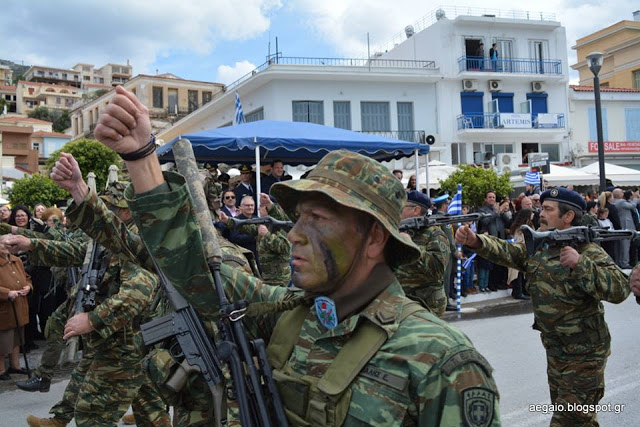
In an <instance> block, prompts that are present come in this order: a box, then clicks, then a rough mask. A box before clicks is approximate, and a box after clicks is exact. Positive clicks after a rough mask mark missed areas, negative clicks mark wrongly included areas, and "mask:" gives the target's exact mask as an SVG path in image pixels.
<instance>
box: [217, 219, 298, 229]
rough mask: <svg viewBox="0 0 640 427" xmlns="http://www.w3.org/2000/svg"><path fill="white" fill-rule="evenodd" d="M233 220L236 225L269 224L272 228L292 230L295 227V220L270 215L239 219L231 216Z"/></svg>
mask: <svg viewBox="0 0 640 427" xmlns="http://www.w3.org/2000/svg"><path fill="white" fill-rule="evenodd" d="M229 219H230V220H231V221H233V226H234V227H236V228H237V227H241V226H243V225H266V226H269V228H270V229H271V230H278V229H284V230H290V229H291V228H292V227H293V222H291V221H280V220H277V219H275V218H272V217H270V216H262V217H260V218H249V219H237V218H229Z"/></svg>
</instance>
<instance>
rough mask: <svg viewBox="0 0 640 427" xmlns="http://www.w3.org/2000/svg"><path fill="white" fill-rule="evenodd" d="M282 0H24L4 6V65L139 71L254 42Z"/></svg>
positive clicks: (0, 35)
mask: <svg viewBox="0 0 640 427" xmlns="http://www.w3.org/2000/svg"><path fill="white" fill-rule="evenodd" d="M280 7H281V4H280V1H279V0H242V1H236V0H215V1H211V0H180V1H179V2H175V1H174V0H153V1H150V0H137V1H130V0H111V1H109V2H87V1H85V0H59V1H57V2H48V1H45V2H42V1H36V0H24V1H21V2H9V3H7V4H4V5H3V10H2V14H0V40H2V50H3V54H2V57H3V59H11V60H14V61H24V63H25V64H40V65H50V66H58V67H64V68H70V67H72V66H73V65H75V64H76V63H78V62H85V63H93V64H95V65H97V66H102V65H104V64H105V63H108V62H115V63H124V62H125V61H126V60H127V59H130V60H131V63H132V65H133V66H134V73H136V74H137V73H149V72H151V70H150V68H153V67H151V64H152V63H153V62H154V61H155V60H156V58H157V57H159V56H161V55H166V54H168V53H170V52H178V53H193V54H196V55H207V54H209V53H211V52H212V50H213V49H214V48H215V46H216V45H217V44H218V43H220V42H222V41H236V40H247V39H251V38H254V37H256V36H258V35H260V34H262V33H263V32H264V31H266V30H268V28H269V26H270V19H269V14H270V12H271V11H273V10H276V9H278V8H280Z"/></svg>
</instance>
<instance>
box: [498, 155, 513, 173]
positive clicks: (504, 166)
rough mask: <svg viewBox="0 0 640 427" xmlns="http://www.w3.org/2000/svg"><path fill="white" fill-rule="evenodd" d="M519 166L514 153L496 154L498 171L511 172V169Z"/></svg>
mask: <svg viewBox="0 0 640 427" xmlns="http://www.w3.org/2000/svg"><path fill="white" fill-rule="evenodd" d="M517 167H518V165H517V163H516V158H515V155H514V154H512V153H500V154H498V155H496V169H497V170H498V173H500V174H502V173H511V170H512V169H515V168H517Z"/></svg>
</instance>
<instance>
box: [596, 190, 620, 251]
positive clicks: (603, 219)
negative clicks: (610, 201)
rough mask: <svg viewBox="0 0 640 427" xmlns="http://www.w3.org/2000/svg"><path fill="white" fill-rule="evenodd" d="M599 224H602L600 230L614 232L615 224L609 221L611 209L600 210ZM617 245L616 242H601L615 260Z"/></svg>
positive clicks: (602, 208)
mask: <svg viewBox="0 0 640 427" xmlns="http://www.w3.org/2000/svg"><path fill="white" fill-rule="evenodd" d="M601 197H602V196H601ZM598 223H599V224H600V228H605V229H607V230H613V223H612V222H611V220H610V219H609V209H607V208H604V207H601V208H598ZM615 243H616V242H600V246H602V249H604V250H605V252H606V253H608V254H609V256H610V257H611V259H613V260H615V258H614V255H615V254H616V246H615Z"/></svg>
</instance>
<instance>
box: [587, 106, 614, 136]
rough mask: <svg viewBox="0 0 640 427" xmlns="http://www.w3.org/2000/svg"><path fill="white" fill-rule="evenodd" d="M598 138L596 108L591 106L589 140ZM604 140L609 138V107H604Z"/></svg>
mask: <svg viewBox="0 0 640 427" xmlns="http://www.w3.org/2000/svg"><path fill="white" fill-rule="evenodd" d="M597 140H598V128H597V126H596V109H595V107H589V141H597ZM602 140H603V141H608V140H609V126H607V109H606V108H602Z"/></svg>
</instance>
